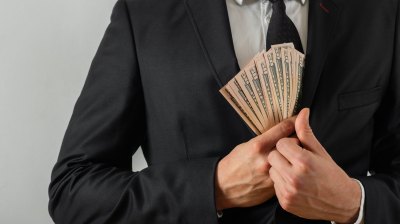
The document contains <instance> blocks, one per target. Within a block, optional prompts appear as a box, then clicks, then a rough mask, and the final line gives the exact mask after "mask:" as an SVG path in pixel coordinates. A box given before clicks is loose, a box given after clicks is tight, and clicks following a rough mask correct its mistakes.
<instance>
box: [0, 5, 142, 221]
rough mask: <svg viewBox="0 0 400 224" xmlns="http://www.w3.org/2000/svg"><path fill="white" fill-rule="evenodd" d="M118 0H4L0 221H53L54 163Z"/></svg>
mask: <svg viewBox="0 0 400 224" xmlns="http://www.w3.org/2000/svg"><path fill="white" fill-rule="evenodd" d="M115 1H116V0H68V1H65V0H34V1H33V0H11V1H10V0H8V1H6V0H0V3H1V4H0V5H1V7H0V223H10V224H19V223H21V224H22V223H24V224H25V223H33V224H46V223H53V222H52V221H51V219H50V217H49V215H48V212H47V201H48V196H47V187H48V184H49V181H50V172H51V168H52V166H53V165H54V162H55V161H56V158H57V155H58V151H59V149H60V145H61V141H62V138H63V135H64V132H65V129H66V127H67V124H68V121H69V119H70V116H71V114H72V109H73V106H74V104H75V101H76V99H77V97H78V95H79V93H80V91H81V89H82V86H83V83H84V80H85V78H86V75H87V72H88V70H89V66H90V63H91V61H92V59H93V56H94V54H95V52H96V50H97V47H98V45H99V43H100V40H101V38H102V36H103V34H104V31H105V29H106V27H107V25H108V23H109V21H110V20H109V19H110V15H111V10H112V7H113V6H114V4H115ZM134 163H135V167H134V170H140V169H142V168H143V167H145V166H146V165H145V162H144V161H143V157H142V154H141V153H137V155H135V156H134Z"/></svg>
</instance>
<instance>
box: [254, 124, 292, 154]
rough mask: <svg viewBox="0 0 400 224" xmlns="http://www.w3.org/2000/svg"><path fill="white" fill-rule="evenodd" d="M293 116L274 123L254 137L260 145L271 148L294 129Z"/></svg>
mask: <svg viewBox="0 0 400 224" xmlns="http://www.w3.org/2000/svg"><path fill="white" fill-rule="evenodd" d="M294 123H295V118H289V119H286V120H284V121H282V122H281V123H279V124H277V125H275V126H274V127H272V128H271V129H269V130H268V131H266V132H264V133H263V134H261V135H259V136H257V137H255V138H254V140H255V141H258V142H259V143H260V144H261V145H263V146H266V147H269V148H272V147H273V146H275V145H276V143H277V142H278V141H279V139H281V138H285V137H287V136H290V135H291V134H292V133H293V132H294V131H295V126H294Z"/></svg>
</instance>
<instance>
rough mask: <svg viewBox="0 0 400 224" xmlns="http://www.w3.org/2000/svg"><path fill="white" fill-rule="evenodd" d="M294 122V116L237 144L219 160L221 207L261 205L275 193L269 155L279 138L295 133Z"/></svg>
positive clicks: (218, 197)
mask: <svg viewBox="0 0 400 224" xmlns="http://www.w3.org/2000/svg"><path fill="white" fill-rule="evenodd" d="M294 121H295V118H291V119H288V120H285V121H283V122H281V123H279V124H277V125H276V126H274V127H273V128H271V129H270V130H268V131H267V132H265V133H263V134H261V135H259V136H257V137H255V138H253V139H251V140H250V141H248V142H246V143H243V144H240V145H238V146H236V147H235V148H234V149H233V150H232V152H230V153H229V154H228V155H227V156H226V157H224V158H223V159H222V160H221V161H220V162H219V163H218V166H217V170H216V175H215V199H216V200H215V201H216V207H217V209H218V210H222V209H226V208H232V207H250V206H254V205H258V204H261V203H262V202H264V201H266V200H268V199H270V198H271V197H272V196H274V195H275V193H274V186H273V183H272V180H271V178H270V177H269V173H268V171H269V168H270V166H269V164H268V160H267V157H268V154H269V152H270V151H271V150H272V149H273V148H275V145H276V143H277V142H278V140H279V139H281V138H285V137H288V136H290V135H291V134H293V133H294Z"/></svg>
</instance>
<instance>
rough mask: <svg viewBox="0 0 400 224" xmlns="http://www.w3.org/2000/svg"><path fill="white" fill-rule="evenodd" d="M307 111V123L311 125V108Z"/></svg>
mask: <svg viewBox="0 0 400 224" xmlns="http://www.w3.org/2000/svg"><path fill="white" fill-rule="evenodd" d="M306 111H307V112H306V121H307V123H310V108H307V109H306Z"/></svg>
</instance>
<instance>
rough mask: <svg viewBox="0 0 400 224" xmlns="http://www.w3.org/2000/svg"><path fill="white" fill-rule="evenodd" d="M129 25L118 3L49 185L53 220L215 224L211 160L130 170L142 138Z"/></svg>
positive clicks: (139, 95) (138, 86)
mask: <svg viewBox="0 0 400 224" xmlns="http://www.w3.org/2000/svg"><path fill="white" fill-rule="evenodd" d="M133 32H134V31H133V28H132V26H131V23H130V17H129V12H128V9H127V6H126V2H125V0H118V1H117V3H116V4H115V6H114V8H113V12H112V15H111V22H110V24H109V26H108V28H107V30H106V32H105V34H104V37H103V39H102V41H101V43H100V46H99V48H98V51H97V53H96V55H95V57H94V59H93V61H92V64H91V67H90V70H89V74H88V76H87V78H86V81H85V84H84V87H83V89H82V92H81V94H80V96H79V98H78V100H77V102H76V104H75V107H74V111H73V114H72V117H71V120H70V122H69V124H68V128H67V130H66V133H65V136H64V139H63V143H62V146H61V150H60V154H59V157H58V160H57V162H56V164H55V166H54V168H53V171H52V175H51V183H50V186H49V213H50V215H51V217H52V218H53V220H54V222H55V223H58V224H61V223H68V224H71V223H96V224H100V223H113V224H118V223H124V224H126V223H154V224H155V223H164V224H167V223H174V224H177V223H199V224H200V223H210V224H213V223H217V217H216V210H215V202H214V172H215V167H216V164H217V163H218V160H219V158H205V159H198V160H190V161H188V160H184V161H178V162H174V163H169V164H158V165H154V166H150V167H148V168H146V169H144V170H142V171H140V172H132V171H131V168H132V164H131V162H132V155H133V153H135V152H136V150H137V149H138V147H139V146H140V145H141V144H142V143H143V141H144V139H145V138H146V136H145V133H146V117H145V107H144V96H143V90H142V84H141V78H140V73H139V65H138V60H137V55H136V50H135V48H136V46H135V42H134V35H133Z"/></svg>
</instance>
